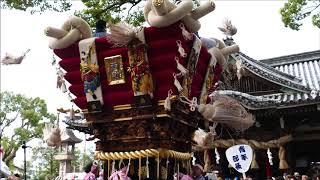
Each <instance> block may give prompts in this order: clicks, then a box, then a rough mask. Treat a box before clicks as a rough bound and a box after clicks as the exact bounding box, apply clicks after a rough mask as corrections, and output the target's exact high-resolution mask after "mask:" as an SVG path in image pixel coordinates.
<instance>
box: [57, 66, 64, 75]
mask: <svg viewBox="0 0 320 180" xmlns="http://www.w3.org/2000/svg"><path fill="white" fill-rule="evenodd" d="M57 74H58V76H60V77H64V75H65V74H64V72H63V71H62V70H61V69H60V68H57Z"/></svg>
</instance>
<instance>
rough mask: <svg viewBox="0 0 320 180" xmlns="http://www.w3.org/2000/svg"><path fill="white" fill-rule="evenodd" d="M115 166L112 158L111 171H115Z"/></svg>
mask: <svg viewBox="0 0 320 180" xmlns="http://www.w3.org/2000/svg"><path fill="white" fill-rule="evenodd" d="M115 166H116V162H115V161H114V160H113V161H112V168H111V173H114V172H115V171H116V168H115Z"/></svg>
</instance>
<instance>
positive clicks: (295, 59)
mask: <svg viewBox="0 0 320 180" xmlns="http://www.w3.org/2000/svg"><path fill="white" fill-rule="evenodd" d="M233 56H234V58H235V59H237V60H241V62H242V67H243V68H245V69H246V70H248V71H250V72H251V73H253V74H254V75H256V76H258V77H261V78H263V79H265V80H266V81H270V82H272V83H275V84H278V85H280V86H282V87H283V88H282V90H283V93H276V94H268V95H262V96H252V95H249V94H245V93H240V92H236V91H225V92H216V94H226V95H228V96H232V97H233V98H235V99H237V100H239V101H240V102H241V103H242V104H243V105H244V106H246V107H247V108H249V109H263V108H272V107H277V108H281V107H287V106H292V105H294V106H297V105H298V106H301V105H305V104H317V103H320V82H319V81H320V50H318V51H312V52H305V53H300V54H293V55H288V56H281V57H276V58H270V59H264V60H261V61H257V60H255V59H253V58H250V57H249V56H247V55H245V54H243V53H239V54H236V55H233ZM288 90H289V91H288ZM290 90H293V91H290Z"/></svg>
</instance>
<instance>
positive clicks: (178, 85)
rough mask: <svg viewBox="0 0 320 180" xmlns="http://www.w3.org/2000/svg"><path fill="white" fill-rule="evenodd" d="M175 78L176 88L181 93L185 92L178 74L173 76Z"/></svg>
mask: <svg viewBox="0 0 320 180" xmlns="http://www.w3.org/2000/svg"><path fill="white" fill-rule="evenodd" d="M173 77H174V85H175V86H176V88H177V89H178V91H179V92H181V91H182V90H183V87H182V86H181V84H180V82H179V81H178V79H177V74H173Z"/></svg>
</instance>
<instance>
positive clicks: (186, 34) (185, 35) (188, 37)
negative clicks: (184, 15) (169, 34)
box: [179, 23, 193, 41]
mask: <svg viewBox="0 0 320 180" xmlns="http://www.w3.org/2000/svg"><path fill="white" fill-rule="evenodd" d="M179 27H180V29H181V31H182V36H183V38H184V39H185V40H186V41H187V40H192V39H193V34H192V33H189V32H188V31H187V30H186V28H185V27H184V24H183V23H181V24H180V25H179Z"/></svg>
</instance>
